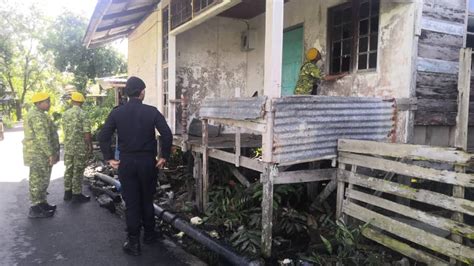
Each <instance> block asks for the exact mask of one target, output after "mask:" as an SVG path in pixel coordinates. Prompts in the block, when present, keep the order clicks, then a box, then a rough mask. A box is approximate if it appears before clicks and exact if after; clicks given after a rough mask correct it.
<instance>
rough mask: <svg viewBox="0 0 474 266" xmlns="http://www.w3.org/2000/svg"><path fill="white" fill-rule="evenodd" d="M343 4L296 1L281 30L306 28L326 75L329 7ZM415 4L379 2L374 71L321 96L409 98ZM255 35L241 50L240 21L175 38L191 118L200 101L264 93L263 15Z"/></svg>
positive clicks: (218, 22)
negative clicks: (248, 46) (250, 44)
mask: <svg viewBox="0 0 474 266" xmlns="http://www.w3.org/2000/svg"><path fill="white" fill-rule="evenodd" d="M344 2H346V1H341V0H330V1H315V0H294V1H290V2H288V3H287V4H285V11H284V12H285V14H284V27H285V28H291V27H294V26H298V25H302V26H303V27H304V49H305V50H306V49H308V48H310V47H316V48H318V49H319V50H320V51H321V52H322V54H323V60H322V62H321V68H322V69H323V70H324V72H325V73H326V74H327V69H328V66H327V64H326V61H325V60H326V58H327V16H328V9H329V8H330V7H333V6H336V5H338V4H342V3H344ZM415 11H416V5H415V4H413V3H411V4H407V3H391V2H389V1H381V9H380V28H379V51H378V52H379V54H378V66H377V69H376V70H374V71H361V72H353V73H351V74H350V75H348V76H346V77H345V78H343V79H341V80H339V81H336V82H323V84H322V85H321V87H320V88H321V90H320V94H322V95H329V96H369V97H370V96H373V97H387V98H393V97H396V98H399V97H409V96H410V85H411V82H412V68H411V65H412V52H413V42H414V41H413V40H414V37H413V36H414V30H415V13H416V12H415ZM248 23H249V27H250V29H252V30H255V31H256V39H255V40H254V41H255V49H254V50H252V51H249V52H242V51H241V50H240V36H241V33H242V32H243V31H244V30H246V29H247V24H246V22H245V21H243V20H236V19H229V18H223V17H216V18H212V19H210V20H209V21H207V22H205V23H203V24H201V25H200V26H198V27H196V28H193V29H192V30H190V31H187V32H184V33H182V34H179V35H178V36H177V72H178V73H177V81H176V84H177V93H178V97H179V95H180V88H183V87H186V88H188V90H190V93H189V94H188V95H189V96H190V99H191V107H190V114H192V113H194V112H195V111H196V110H197V109H198V107H199V105H200V101H201V100H202V99H203V98H204V97H232V96H234V95H235V90H236V88H240V89H241V95H242V96H243V97H250V96H252V95H253V94H254V93H255V92H258V94H259V95H262V94H263V80H264V54H265V50H264V47H265V14H262V15H260V16H257V17H256V18H253V19H252V20H250V21H248ZM397 127H398V128H397V132H398V133H399V134H397V135H398V136H399V138H400V140H402V139H403V132H404V131H405V116H404V114H399V116H398V121H397Z"/></svg>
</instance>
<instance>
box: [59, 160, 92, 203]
mask: <svg viewBox="0 0 474 266" xmlns="http://www.w3.org/2000/svg"><path fill="white" fill-rule="evenodd" d="M86 160H87V157H86V156H85V155H64V166H65V167H66V171H65V172H64V190H72V194H79V193H81V192H82V178H83V176H84V169H85V168H86Z"/></svg>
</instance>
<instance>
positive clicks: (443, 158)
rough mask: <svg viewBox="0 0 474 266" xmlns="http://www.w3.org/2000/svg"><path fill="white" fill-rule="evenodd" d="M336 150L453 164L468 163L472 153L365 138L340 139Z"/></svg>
mask: <svg viewBox="0 0 474 266" xmlns="http://www.w3.org/2000/svg"><path fill="white" fill-rule="evenodd" d="M337 149H338V151H344V152H353V153H361V154H370V155H380V156H388V157H397V158H406V159H422V160H425V161H426V160H430V161H437V162H446V163H453V164H468V163H469V162H470V161H471V159H472V155H471V154H469V153H466V152H463V151H459V150H456V149H454V148H441V147H432V146H424V145H411V144H401V143H385V142H376V141H366V140H350V139H340V140H339V141H338V147H337Z"/></svg>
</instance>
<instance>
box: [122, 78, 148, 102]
mask: <svg viewBox="0 0 474 266" xmlns="http://www.w3.org/2000/svg"><path fill="white" fill-rule="evenodd" d="M145 87H146V86H145V82H143V80H141V79H140V78H137V77H130V78H128V80H127V84H126V85H125V94H127V96H128V97H138V96H139V95H140V93H141V92H142V90H144V89H145Z"/></svg>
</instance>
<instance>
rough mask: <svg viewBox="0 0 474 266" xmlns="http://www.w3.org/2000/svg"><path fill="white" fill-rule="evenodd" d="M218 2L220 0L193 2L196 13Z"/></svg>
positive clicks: (196, 0) (195, 0) (197, 0)
mask: <svg viewBox="0 0 474 266" xmlns="http://www.w3.org/2000/svg"><path fill="white" fill-rule="evenodd" d="M217 2H219V0H194V2H193V9H194V13H198V12H200V11H202V10H203V9H206V8H207V7H209V6H211V5H213V4H215V3H217Z"/></svg>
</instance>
